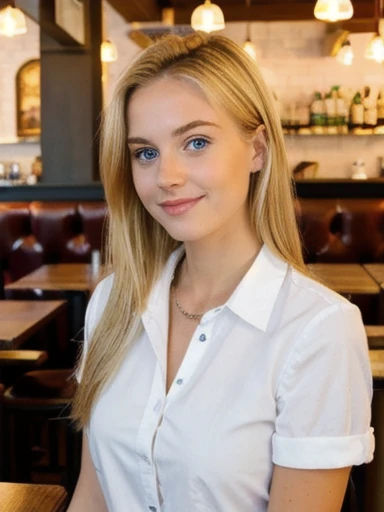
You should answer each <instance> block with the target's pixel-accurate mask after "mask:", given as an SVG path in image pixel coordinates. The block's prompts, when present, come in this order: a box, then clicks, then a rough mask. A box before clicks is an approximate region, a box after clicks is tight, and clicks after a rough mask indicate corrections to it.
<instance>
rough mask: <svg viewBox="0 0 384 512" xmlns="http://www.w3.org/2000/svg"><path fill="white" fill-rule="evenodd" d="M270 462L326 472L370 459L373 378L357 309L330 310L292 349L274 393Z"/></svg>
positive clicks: (335, 307) (336, 307) (340, 307)
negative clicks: (273, 427) (273, 425)
mask: <svg viewBox="0 0 384 512" xmlns="http://www.w3.org/2000/svg"><path fill="white" fill-rule="evenodd" d="M276 400H277V419H276V427H275V433H274V434H273V438H272V451H273V452H272V459H273V462H274V463H275V464H277V465H280V466H285V467H291V468H300V469H331V468H339V467H346V466H351V465H359V464H363V463H365V462H370V461H371V460H372V458H373V451H374V436H373V429H372V428H370V421H371V401H372V374H371V369H370V363H369V354H368V344H367V339H366V335H365V330H364V326H363V323H362V319H361V314H360V311H359V309H358V308H357V307H356V306H354V305H352V304H349V303H340V304H336V305H331V306H329V307H327V308H326V309H325V310H323V311H322V312H321V313H319V314H317V315H316V316H315V318H314V319H313V320H312V321H311V322H310V323H309V324H308V325H307V326H306V328H305V329H304V331H303V333H302V335H301V336H299V338H298V340H297V342H296V343H295V345H294V349H293V350H292V353H291V355H290V357H289V359H288V362H287V364H286V366H285V369H284V372H283V374H282V377H281V380H280V383H279V386H278V390H277V396H276Z"/></svg>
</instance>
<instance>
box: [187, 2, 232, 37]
mask: <svg viewBox="0 0 384 512" xmlns="http://www.w3.org/2000/svg"><path fill="white" fill-rule="evenodd" d="M191 26H192V28H193V29H194V30H202V31H203V32H213V31H215V30H223V28H225V21H224V14H223V11H222V10H221V9H220V7H219V6H218V5H216V4H211V1H210V0H205V3H204V4H202V5H199V6H198V7H196V9H195V10H194V11H193V13H192V17H191Z"/></svg>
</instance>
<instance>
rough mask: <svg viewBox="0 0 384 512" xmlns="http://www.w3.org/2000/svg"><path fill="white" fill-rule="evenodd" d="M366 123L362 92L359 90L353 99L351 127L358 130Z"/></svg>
mask: <svg viewBox="0 0 384 512" xmlns="http://www.w3.org/2000/svg"><path fill="white" fill-rule="evenodd" d="M363 124H364V105H363V103H362V101H361V92H357V93H356V94H355V95H354V97H353V100H352V104H351V115H350V128H351V130H352V131H357V130H359V129H361V128H362V127H363Z"/></svg>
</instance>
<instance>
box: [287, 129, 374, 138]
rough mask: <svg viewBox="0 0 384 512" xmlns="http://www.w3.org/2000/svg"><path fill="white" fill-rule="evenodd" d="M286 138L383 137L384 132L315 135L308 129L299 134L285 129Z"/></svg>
mask: <svg viewBox="0 0 384 512" xmlns="http://www.w3.org/2000/svg"><path fill="white" fill-rule="evenodd" d="M284 136H286V137H383V136H384V130H383V132H382V133H370V132H365V131H361V132H348V133H313V132H310V131H309V130H308V129H305V131H303V132H301V133H299V132H291V133H289V132H287V131H286V129H284Z"/></svg>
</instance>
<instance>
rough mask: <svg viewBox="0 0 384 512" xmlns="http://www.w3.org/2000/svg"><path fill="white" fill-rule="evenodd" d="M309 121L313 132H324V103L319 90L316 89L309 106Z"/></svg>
mask: <svg viewBox="0 0 384 512" xmlns="http://www.w3.org/2000/svg"><path fill="white" fill-rule="evenodd" d="M310 112H311V115H310V123H311V127H312V132H313V133H324V131H325V130H324V129H325V125H326V120H327V118H326V114H325V105H324V101H323V98H322V96H321V92H318V91H316V92H315V94H314V96H313V101H312V103H311V107H310Z"/></svg>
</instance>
